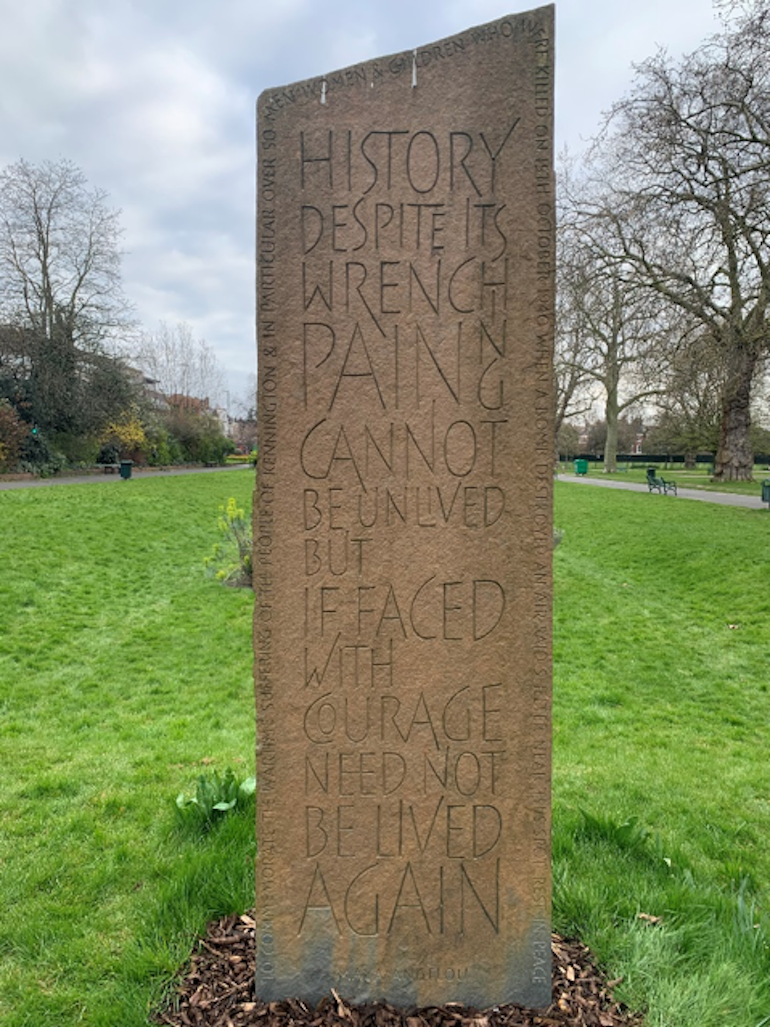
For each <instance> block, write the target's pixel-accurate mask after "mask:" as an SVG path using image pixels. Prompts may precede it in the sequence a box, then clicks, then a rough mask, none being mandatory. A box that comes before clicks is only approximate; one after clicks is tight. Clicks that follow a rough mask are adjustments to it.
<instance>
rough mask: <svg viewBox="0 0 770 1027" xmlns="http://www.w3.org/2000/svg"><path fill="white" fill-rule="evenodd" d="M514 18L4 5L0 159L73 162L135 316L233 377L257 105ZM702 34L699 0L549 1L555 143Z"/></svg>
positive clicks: (490, 12)
mask: <svg viewBox="0 0 770 1027" xmlns="http://www.w3.org/2000/svg"><path fill="white" fill-rule="evenodd" d="M511 6H514V7H516V6H518V7H519V8H520V9H521V8H523V7H524V6H525V5H522V4H517V5H511ZM526 6H535V3H533V4H531V5H526ZM509 10H510V8H509V7H508V5H506V6H505V7H501V6H500V5H498V3H497V2H496V0H449V2H447V0H423V2H422V3H420V4H415V3H414V2H413V0H388V3H383V2H382V0H332V2H331V3H330V4H326V5H321V4H318V3H315V2H314V0H219V2H217V3H212V2H211V0H186V2H185V3H184V4H182V3H179V2H178V0H110V3H109V4H106V3H104V0H26V2H25V0H0V25H2V27H3V31H2V33H0V164H4V163H10V162H13V161H16V160H18V159H19V158H20V157H22V156H23V157H25V158H27V159H29V160H33V161H39V160H43V159H46V158H51V159H57V158H59V157H67V158H69V159H71V160H73V161H74V162H75V163H76V164H78V165H79V166H80V167H81V168H82V169H83V171H84V172H85V174H86V176H87V177H88V179H89V181H90V182H91V183H92V184H94V185H98V186H100V187H102V188H105V189H107V190H108V192H109V193H110V197H111V200H112V202H113V203H114V205H115V206H119V207H121V208H122V210H123V218H122V223H123V225H124V228H125V245H126V248H127V250H129V251H130V252H129V253H128V254H127V256H126V260H125V265H124V267H125V283H126V290H127V292H128V293H129V295H130V296H131V298H132V299H133V300H134V302H135V303H136V305H137V308H138V313H139V316H140V318H141V319H142V320H143V321H144V322H145V323H146V324H147V325H148V326H152V325H154V324H155V323H157V321H158V320H159V319H165V320H168V321H176V320H186V321H189V322H190V323H191V324H192V325H193V328H194V330H195V332H196V334H198V335H200V336H202V337H204V338H206V339H207V341H208V342H209V343H210V344H211V345H212V346H213V347H215V349H216V350H217V352H218V353H219V354H220V358H221V359H222V361H223V363H225V364H227V365H228V366H229V367H231V368H232V370H233V374H234V375H235V376H236V377H237V374H238V371H239V369H240V373H242V374H247V373H249V372H250V371H251V370H252V369H253V363H254V338H253V322H254V316H253V279H254V274H253V252H254V238H253V235H254V229H253V224H254V210H253V207H254V185H253V179H254V103H255V100H256V97H257V95H258V94H259V93H260V92H261V91H262V89H264V88H265V87H267V86H275V85H282V84H285V83H288V82H292V81H296V80H299V79H303V78H310V77H313V76H316V75H319V74H321V73H323V72H329V71H333V70H335V69H336V68H339V67H344V66H346V65H349V64H352V63H356V62H359V61H364V60H368V59H371V58H373V57H376V56H381V55H385V54H388V53H393V52H397V51H399V50H405V49H409V48H412V47H415V46H420V45H423V44H425V43H428V42H430V41H432V40H434V39H438V38H441V37H443V36H447V35H451V34H454V33H456V32H459V31H462V30H463V29H465V28H468V27H469V26H471V25H475V24H479V23H480V22H484V21H489V20H493V19H495V18H499V17H502V16H503V15H504V14H507V13H509ZM714 26H715V22H714V19H713V16H712V13H711V3H710V0H677V3H676V4H672V3H671V2H670V0H648V2H647V3H646V4H644V5H632V4H627V3H622V4H621V3H618V2H617V0H560V2H559V3H558V4H557V43H556V49H557V133H558V136H559V137H560V139H565V138H568V139H570V140H571V143H572V145H573V146H574V145H576V144H577V143H578V142H579V138H580V136H581V135H584V136H586V135H590V134H592V133H593V132H594V131H595V130H596V128H597V124H598V117H599V113H600V111H601V110H602V109H604V108H606V107H608V106H609V104H610V103H611V102H612V101H613V100H614V99H615V98H617V97H618V96H619V95H620V94H621V93H622V92H623V91H624V90H625V89H626V88H627V87H628V84H629V81H630V64H631V62H632V61H640V60H643V59H644V58H645V57H646V56H648V55H649V54H651V53H652V52H653V51H654V48H655V44H656V43H664V44H665V43H667V44H668V45H669V48H670V49H671V51H672V52H674V53H679V52H681V51H682V50H686V49H691V48H693V47H694V46H695V45H697V44H698V42H699V41H700V40H701V39H703V38H704V37H705V36H706V35H708V34H709V33H710V32H711V31H713V29H714Z"/></svg>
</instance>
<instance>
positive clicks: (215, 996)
mask: <svg viewBox="0 0 770 1027" xmlns="http://www.w3.org/2000/svg"><path fill="white" fill-rule="evenodd" d="M254 926H255V924H254V919H253V917H252V916H251V915H249V914H244V915H242V916H228V917H224V918H223V919H221V920H218V921H216V922H214V923H212V924H210V925H209V928H208V931H207V934H206V937H205V938H201V939H200V941H199V943H198V945H197V951H196V952H195V954H194V955H193V956H192V959H191V962H190V966H189V968H188V970H187V973H186V975H185V977H184V979H183V981H182V983H181V984H180V986H179V988H178V990H177V993H176V995H175V996H174V998H173V1000H172V1002H171V1003H170V1005H169V1007H168V1008H167V1009H166V1010H164V1011H163V1012H162V1013H159V1014H158V1015H157V1016H156V1018H155V1022H156V1023H158V1024H164V1025H166V1027H640V1025H641V1024H642V1016H641V1015H640V1014H639V1013H634V1012H633V1011H631V1010H629V1009H627V1008H626V1007H625V1006H624V1005H623V1004H622V1003H619V1002H616V1001H615V1000H614V998H613V996H612V988H613V986H614V985H616V984H618V983H619V981H608V980H607V979H606V978H605V976H604V975H603V974H602V973H601V972H600V971H599V969H598V968H597V967H596V965H595V963H594V961H593V959H592V958H591V953H590V952H589V950H588V949H587V948H586V946H585V945H583V944H582V943H581V942H579V941H575V940H571V939H565V938H562V937H560V936H559V935H556V934H554V935H553V936H552V943H551V948H552V950H553V992H552V1002H551V1005H550V1006H549V1007H548V1009H546V1010H531V1009H524V1008H522V1007H521V1006H514V1005H509V1006H497V1007H494V1008H492V1009H486V1010H475V1009H470V1008H468V1007H466V1006H460V1005H456V1004H449V1005H446V1006H442V1007H436V1006H430V1007H428V1008H426V1009H418V1010H415V1011H412V1012H404V1011H402V1010H399V1009H396V1008H394V1007H393V1006H389V1005H385V1004H384V1003H377V1004H371V1005H358V1006H357V1005H351V1004H350V1003H348V1002H346V1001H345V999H344V997H343V996H340V995H337V994H336V992H333V993H332V994H330V995H329V996H327V997H326V998H324V999H323V1000H322V1001H321V1002H320V1003H319V1004H318V1006H310V1005H307V1004H306V1003H304V1002H302V1001H301V1000H299V999H289V1000H287V1001H285V1002H269V1003H268V1002H260V1001H259V999H258V998H257V996H256V994H255V992H254Z"/></svg>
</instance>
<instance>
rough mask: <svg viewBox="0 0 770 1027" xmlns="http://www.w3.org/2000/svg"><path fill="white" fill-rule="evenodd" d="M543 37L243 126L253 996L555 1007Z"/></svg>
mask: <svg viewBox="0 0 770 1027" xmlns="http://www.w3.org/2000/svg"><path fill="white" fill-rule="evenodd" d="M552 26H553V9H552V8H551V7H545V8H541V9H539V10H536V11H533V12H531V13H529V14H521V15H516V16H511V17H507V18H502V19H500V20H498V21H496V22H493V23H490V24H489V25H485V26H481V27H479V28H476V29H470V30H468V31H467V32H464V33H462V35H459V36H455V37H453V38H450V39H446V40H442V41H440V42H438V43H434V44H431V45H430V46H426V47H423V48H421V49H418V50H416V51H415V52H414V53H411V52H409V53H406V54H396V55H394V56H391V57H385V58H382V59H380V60H376V61H372V62H371V63H368V64H365V65H360V66H357V67H353V68H348V69H345V70H343V71H340V72H336V73H334V74H332V75H329V76H327V77H326V78H325V79H317V80H312V81H307V82H302V83H298V84H295V85H293V86H289V87H285V88H279V89H273V90H268V91H267V92H265V93H264V94H263V95H262V96H261V98H260V101H259V111H258V139H259V158H260V159H259V168H258V196H259V210H258V287H259V292H258V333H259V374H260V381H259V390H260V391H259V418H260V440H259V449H260V470H259V494H258V502H257V513H256V528H257V530H256V558H257V574H256V590H257V611H256V631H255V650H256V666H257V702H258V727H259V738H260V753H259V764H258V779H259V814H258V818H259V820H258V835H259V846H260V857H259V863H258V872H257V911H258V923H257V993H258V994H259V996H260V997H261V998H262V999H265V1000H268V1001H273V1000H280V999H285V998H302V999H305V1000H307V1001H311V1002H314V1001H317V1000H318V999H319V998H320V997H321V996H322V995H324V994H327V993H329V992H330V990H331V989H335V990H336V991H337V992H338V993H339V994H343V995H346V996H348V997H349V998H350V999H351V1000H352V1001H354V1002H364V1001H369V1000H372V999H382V1000H386V1001H389V1002H392V1003H395V1004H397V1005H403V1006H426V1005H430V1004H442V1003H446V1002H461V1003H466V1004H469V1005H473V1006H477V1007H489V1006H491V1005H495V1004H500V1003H504V1002H518V1003H521V1004H523V1005H528V1006H536V1005H538V1004H542V1005H546V1004H547V1003H548V1001H549V998H550V979H551V972H550V926H549V901H550V870H549V868H550V859H549V855H550V853H549V835H550V652H551V650H550V599H551V592H550V560H551V545H552V538H551V483H552V453H553V447H552V439H551V421H552V418H551V402H552V401H551V368H550V362H551V341H552V330H553V267H552V261H553V194H552V187H553V178H552V55H553V50H552Z"/></svg>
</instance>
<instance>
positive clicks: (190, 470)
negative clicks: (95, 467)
mask: <svg viewBox="0 0 770 1027" xmlns="http://www.w3.org/2000/svg"><path fill="white" fill-rule="evenodd" d="M250 466H251V465H250V464H248V463H245V464H228V465H227V466H226V467H171V468H169V470H167V471H136V470H135V471H134V473H133V474H132V475H131V479H132V480H133V479H134V478H170V477H173V476H174V475H177V474H211V473H212V471H246V470H248V468H249V467H250ZM106 481H107V482H108V481H111V482H122V481H123V479H122V478H121V477H120V475H119V474H73V475H72V476H64V477H61V478H25V479H24V480H23V481H0V492H6V491H8V490H9V489H29V488H32V489H34V488H43V487H45V486H48V485H90V484H93V483H94V482H102V483H103V482H106Z"/></svg>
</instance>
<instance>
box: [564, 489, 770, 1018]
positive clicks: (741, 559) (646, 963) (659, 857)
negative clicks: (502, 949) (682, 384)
mask: <svg viewBox="0 0 770 1027" xmlns="http://www.w3.org/2000/svg"><path fill="white" fill-rule="evenodd" d="M556 521H557V524H558V525H559V526H560V527H562V528H564V529H565V536H564V541H563V543H562V545H561V546H560V547H559V549H558V550H557V551H556V596H555V617H556V621H555V699H554V717H555V779H554V818H555V827H554V855H555V868H554V873H555V885H556V892H555V918H556V921H557V923H558V924H559V925H560V926H561V928H562V929H563V930H565V931H567V932H573V931H574V932H577V933H580V934H581V935H582V936H583V937H584V938H585V939H586V940H587V941H588V943H589V944H590V945H591V946H592V947H593V948H594V950H595V951H596V952H597V953H598V955H599V956H600V958H602V959H604V960H605V961H606V962H607V964H608V965H609V966H610V967H611V972H612V974H613V976H620V975H623V976H624V978H625V980H624V983H623V985H622V987H621V989H620V990H621V993H622V994H623V995H624V997H625V998H626V999H627V1001H628V1002H629V1004H632V1005H634V1006H636V1007H637V1008H648V1009H649V1022H650V1023H652V1024H656V1025H658V1024H660V1025H664V1024H665V1025H670V1027H682V1025H692V1027H696V1025H697V1027H710V1025H712V1024H713V1025H714V1027H716V1025H726V1024H731V1025H735V1027H739V1025H740V1027H757V1025H758V1024H759V1023H760V1022H764V1017H766V1016H768V1015H770V983H769V982H770V950H769V949H768V940H769V937H768V934H769V929H770V923H769V921H768V915H767V910H768V901H770V850H769V849H768V846H767V838H768V837H769V836H770V778H769V777H768V772H767V766H768V762H767V753H768V750H769V748H770V694H769V692H768V680H769V679H770V675H768V671H767V625H768V623H770V593H769V592H768V589H767V576H768V570H769V569H770V568H769V566H768V557H767V532H768V530H770V515H768V514H767V513H766V512H765V511H753V510H736V509H732V508H724V507H718V506H711V505H709V504H704V503H694V502H688V501H686V500H680V501H679V502H677V503H676V504H673V505H669V506H667V507H666V508H665V509H664V508H663V507H662V506H661V505H660V504H656V503H655V502H654V497H652V499H651V497H650V496H648V495H646V494H638V493H627V492H615V491H610V492H608V490H605V489H590V488H583V489H574V488H571V487H569V486H565V487H563V488H558V487H557V505H556ZM768 1022H770V1021H768Z"/></svg>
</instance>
